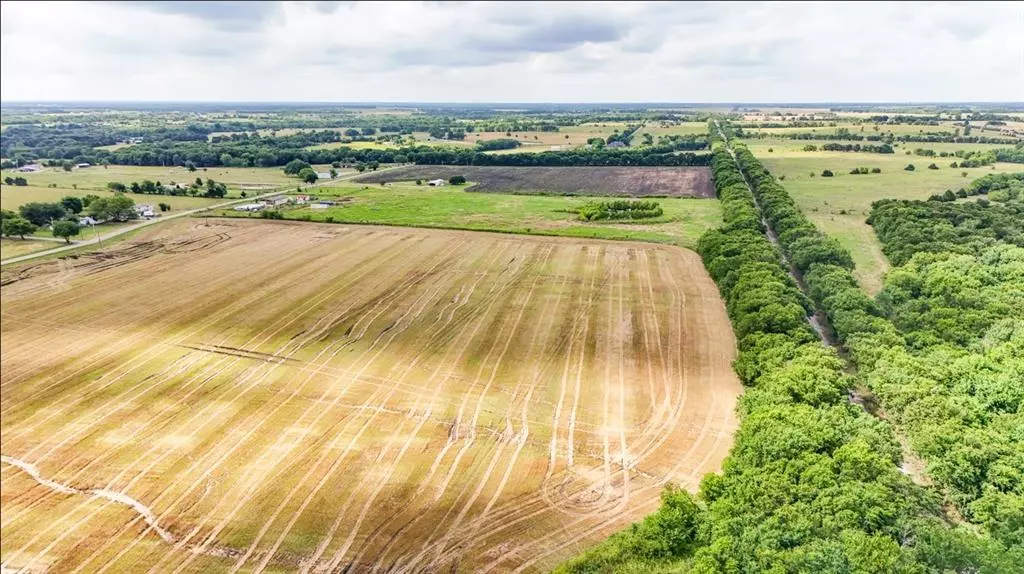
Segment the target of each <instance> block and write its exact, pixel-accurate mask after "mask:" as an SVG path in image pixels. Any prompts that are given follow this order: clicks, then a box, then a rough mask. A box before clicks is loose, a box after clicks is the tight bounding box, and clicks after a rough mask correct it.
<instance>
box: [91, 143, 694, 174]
mask: <svg viewBox="0 0 1024 574" xmlns="http://www.w3.org/2000/svg"><path fill="white" fill-rule="evenodd" d="M676 151H677V150H676V149H675V148H674V147H673V146H645V147H643V148H637V149H617V150H616V149H600V150H598V149H575V150H566V151H545V152H540V153H512V154H486V153H483V152H480V151H477V150H476V149H472V148H470V149H446V148H438V147H433V146H409V147H403V148H397V149H351V148H345V147H340V148H335V149H305V148H304V147H303V146H297V147H293V146H287V147H285V146H283V145H282V144H281V142H279V141H277V140H270V141H268V140H267V139H266V138H263V139H262V140H260V141H259V142H258V143H257V142H252V141H249V142H240V141H230V142H220V143H212V142H187V143H172V144H168V145H167V146H157V145H154V144H145V143H143V144H138V145H134V146H131V147H128V148H122V149H119V150H116V151H111V152H104V155H103V156H102V157H103V158H104V160H105V161H108V162H109V163H112V164H119V165H141V166H173V165H186V164H191V165H195V166H197V167H219V166H224V167H277V166H284V165H286V164H288V163H289V162H291V161H292V160H295V159H299V160H302V161H304V162H306V163H309V164H331V163H336V162H337V163H339V164H348V165H351V164H357V163H362V164H368V163H372V162H377V163H381V164H383V163H415V164H424V165H497V166H519V165H527V166H528V165H539V166H587V165H652V166H700V165H708V162H709V161H710V156H709V155H707V154H693V153H676Z"/></svg>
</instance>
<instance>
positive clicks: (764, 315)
mask: <svg viewBox="0 0 1024 574" xmlns="http://www.w3.org/2000/svg"><path fill="white" fill-rule="evenodd" d="M714 156H715V157H714V160H713V170H714V174H715V187H716V190H717V192H718V195H719V198H720V199H721V201H722V207H723V217H724V225H723V226H722V227H720V228H719V229H716V230H712V231H709V232H708V233H706V234H705V235H704V236H703V237H702V238H701V240H700V242H699V247H698V250H699V251H700V254H701V256H702V257H703V259H704V262H705V265H706V267H707V268H708V271H709V272H710V273H711V276H712V278H714V279H715V281H716V283H718V286H719V289H720V291H721V293H722V296H723V297H724V298H725V300H726V303H727V309H728V312H729V315H730V317H731V319H732V322H733V327H734V330H735V332H736V336H737V342H738V347H739V357H738V358H737V360H736V362H735V366H736V371H737V373H738V374H739V376H740V378H741V379H742V380H743V382H744V383H745V384H746V385H748V389H747V391H746V392H745V393H744V395H743V397H742V398H741V399H740V402H739V405H738V412H739V415H740V427H739V430H738V431H737V433H736V436H735V444H734V446H733V449H732V451H731V452H730V454H729V457H728V459H727V460H726V461H725V463H724V465H723V466H724V470H723V472H722V474H710V475H708V476H706V477H705V478H704V480H703V481H702V482H701V486H700V491H699V494H698V496H697V498H696V500H695V499H693V498H692V497H690V496H689V495H688V494H687V493H685V492H683V491H681V490H677V489H668V490H666V491H665V493H664V494H663V498H662V500H663V503H662V506H661V508H660V509H659V510H658V511H657V512H656V513H655V514H653V515H651V516H649V517H647V518H646V519H645V520H644V521H643V522H641V523H638V524H635V525H633V526H632V527H631V528H629V529H627V530H625V531H623V532H620V533H619V534H616V535H615V536H613V537H612V538H610V539H609V540H608V541H607V542H605V543H604V544H602V545H600V546H598V547H597V548H595V549H593V550H591V551H589V552H587V553H585V554H584V555H582V556H581V557H579V558H578V559H576V560H573V561H571V562H569V563H567V564H566V565H563V566H562V567H561V569H560V571H562V572H578V573H589V572H613V571H623V572H649V571H665V572H668V571H686V572H695V573H708V574H710V573H713V572H714V573H718V572H928V571H935V572H940V571H947V570H949V571H967V570H966V569H967V568H978V567H981V568H988V569H990V570H987V571H991V572H997V571H1001V570H1000V568H1007V569H1008V568H1011V567H1012V564H1013V562H1012V561H1011V560H1012V558H1013V557H1008V556H1006V555H1005V553H1002V552H1001V551H1002V548H1001V547H999V546H998V545H997V544H993V543H991V541H988V540H985V539H978V538H976V537H974V536H973V535H972V534H970V533H969V532H966V531H965V530H962V529H950V528H946V527H945V526H944V525H943V523H942V522H941V520H939V519H938V517H937V513H938V507H937V501H936V500H935V498H934V497H932V496H931V495H929V493H928V492H927V491H925V490H923V489H920V488H918V487H916V486H914V485H913V484H912V483H910V482H909V480H908V479H907V478H906V477H905V476H903V474H902V473H901V472H900V471H899V470H898V467H897V464H898V462H899V458H900V454H899V452H900V451H899V447H898V445H897V444H896V442H895V440H894V438H893V435H892V432H891V430H890V429H889V427H888V426H887V425H886V424H885V423H883V422H881V421H879V420H877V419H874V418H873V417H870V416H868V415H866V414H865V413H863V411H861V410H860V409H859V408H857V407H854V406H851V405H850V404H849V402H848V401H847V391H848V389H849V387H850V386H851V381H850V380H849V378H848V377H847V376H846V375H845V374H844V372H843V363H842V361H841V360H840V359H839V358H838V357H837V356H836V353H835V351H833V350H831V349H830V348H827V347H823V346H822V345H821V344H820V343H819V342H818V340H817V337H816V336H815V334H814V332H813V331H812V330H811V329H810V327H809V326H808V323H807V321H806V315H807V313H808V311H809V309H810V308H811V306H812V304H811V302H810V301H809V300H808V299H807V297H805V296H804V294H803V293H802V292H801V291H800V289H798V288H797V286H796V284H795V283H794V281H793V280H792V279H791V278H790V277H789V275H788V274H787V272H786V270H785V269H784V268H783V266H782V265H781V263H780V254H779V253H778V251H777V250H776V249H775V248H774V247H773V245H772V244H771V243H770V242H769V241H768V239H767V238H766V237H765V235H764V233H763V230H762V227H761V218H760V214H759V212H758V209H757V207H756V205H755V202H754V197H753V196H752V194H751V193H750V190H748V189H747V187H746V184H745V183H744V179H743V176H742V175H741V173H740V171H739V170H738V169H737V165H736V162H735V161H733V158H732V157H731V156H730V155H729V153H728V151H727V150H726V149H725V147H724V146H721V145H719V146H717V149H716V151H715V153H714Z"/></svg>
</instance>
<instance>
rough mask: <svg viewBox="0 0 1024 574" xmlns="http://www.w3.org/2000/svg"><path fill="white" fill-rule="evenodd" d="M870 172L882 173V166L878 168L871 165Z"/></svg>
mask: <svg viewBox="0 0 1024 574" xmlns="http://www.w3.org/2000/svg"><path fill="white" fill-rule="evenodd" d="M871 173H882V168H880V167H873V168H871Z"/></svg>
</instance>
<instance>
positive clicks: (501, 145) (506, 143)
mask: <svg viewBox="0 0 1024 574" xmlns="http://www.w3.org/2000/svg"><path fill="white" fill-rule="evenodd" d="M521 145H523V144H522V142H520V141H519V140H517V139H512V138H500V139H495V140H487V141H480V142H477V143H476V149H477V151H494V150H500V149H515V148H517V147H519V146H521Z"/></svg>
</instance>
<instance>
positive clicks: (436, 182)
mask: <svg viewBox="0 0 1024 574" xmlns="http://www.w3.org/2000/svg"><path fill="white" fill-rule="evenodd" d="M446 183H448V182H446V181H445V180H443V179H432V180H430V181H428V182H427V185H430V186H433V187H441V186H442V185H444V184H446Z"/></svg>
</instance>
